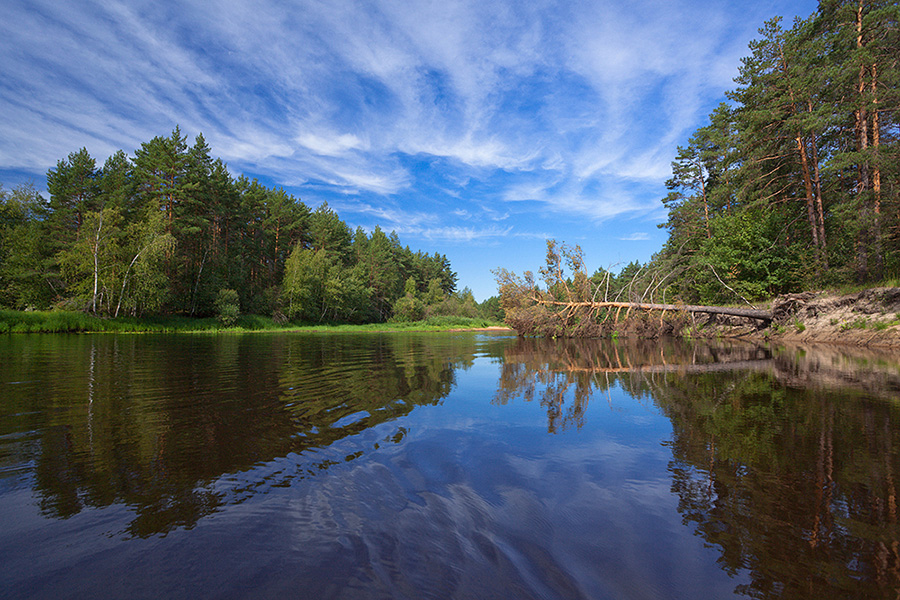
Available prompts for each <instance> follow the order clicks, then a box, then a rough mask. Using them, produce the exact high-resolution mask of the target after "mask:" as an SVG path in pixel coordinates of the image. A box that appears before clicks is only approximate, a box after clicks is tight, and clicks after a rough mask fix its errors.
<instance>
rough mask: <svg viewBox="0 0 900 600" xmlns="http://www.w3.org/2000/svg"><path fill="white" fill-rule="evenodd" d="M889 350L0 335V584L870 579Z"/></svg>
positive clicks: (895, 443)
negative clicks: (851, 350) (861, 351)
mask: <svg viewBox="0 0 900 600" xmlns="http://www.w3.org/2000/svg"><path fill="white" fill-rule="evenodd" d="M898 448H900V361H898V360H897V359H896V358H893V357H890V356H883V355H881V356H880V355H877V354H867V353H860V352H850V351H848V350H841V349H835V348H825V349H822V348H819V349H817V350H816V351H812V350H809V349H807V350H798V349H785V348H776V349H771V348H766V347H757V346H750V345H719V346H708V345H702V344H694V345H690V344H686V343H673V342H666V343H652V344H641V345H628V344H624V343H621V342H620V343H618V344H612V343H609V342H596V341H577V342H573V341H549V340H520V339H516V338H515V337H508V336H492V335H482V334H471V333H467V334H431V335H429V334H407V335H376V334H371V335H362V336H359V335H330V336H324V335H244V336H237V335H229V336H202V335H196V336H52V335H42V336H6V337H0V596H2V597H9V598H54V599H56V598H92V599H93V598H267V597H268V598H416V599H418V598H615V599H619V598H665V599H670V598H691V599H695V598H730V597H751V598H818V599H824V598H894V597H897V595H898V590H900V527H898V523H897V519H898V514H897V512H898V507H897V489H898V483H897V478H898V477H900V453H898Z"/></svg>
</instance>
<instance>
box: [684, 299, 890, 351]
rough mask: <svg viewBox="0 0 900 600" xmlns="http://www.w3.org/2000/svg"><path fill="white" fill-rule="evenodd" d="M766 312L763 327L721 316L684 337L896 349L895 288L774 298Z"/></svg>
mask: <svg viewBox="0 0 900 600" xmlns="http://www.w3.org/2000/svg"><path fill="white" fill-rule="evenodd" d="M771 309H772V315H773V320H772V322H771V323H770V324H769V326H768V327H764V328H760V327H759V326H758V325H755V324H748V322H747V321H746V320H743V319H734V318H729V319H721V318H720V319H717V320H711V321H710V322H707V323H705V324H704V325H703V326H699V327H693V328H691V329H690V330H689V335H691V336H692V337H744V338H753V339H767V340H771V341H777V342H784V343H808V342H815V343H818V342H824V343H831V344H847V345H853V346H870V347H890V348H894V347H900V288H896V287H881V288H869V289H865V290H861V291H858V292H853V293H835V292H827V291H820V292H804V293H801V294H786V295H783V296H778V297H776V298H775V299H773V300H772V302H771Z"/></svg>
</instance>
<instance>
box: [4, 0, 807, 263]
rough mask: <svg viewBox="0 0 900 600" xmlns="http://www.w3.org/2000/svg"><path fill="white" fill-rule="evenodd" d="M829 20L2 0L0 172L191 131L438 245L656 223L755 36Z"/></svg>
mask: <svg viewBox="0 0 900 600" xmlns="http://www.w3.org/2000/svg"><path fill="white" fill-rule="evenodd" d="M815 5H816V3H815V2H814V0H800V1H799V2H797V1H796V0H793V1H790V2H789V1H788V0H763V1H750V0H738V1H736V2H729V3H722V2H715V1H713V0H700V1H699V2H694V1H691V2H689V1H688V0H636V1H635V2H632V3H629V4H627V5H626V4H622V3H620V2H613V1H612V0H566V1H563V0H534V1H533V2H513V1H510V0H455V1H453V2H433V1H431V0H373V1H371V2H358V1H355V0H295V1H291V0H287V1H285V0H258V1H256V2H253V3H245V2H238V1H236V0H202V1H201V0H185V1H183V2H178V3H162V4H161V3H159V2H153V1H151V0H130V1H128V2H125V1H122V0H119V1H116V0H110V1H103V2H101V1H99V0H71V1H69V2H64V3H60V2H56V1H54V0H6V1H5V2H3V3H2V5H0V56H3V61H0V115H2V116H0V119H2V126H3V132H4V135H3V136H2V138H0V171H6V172H9V171H13V170H15V171H21V172H25V173H32V174H34V176H35V178H36V179H38V180H39V178H40V177H41V176H42V175H43V174H44V173H46V170H47V169H48V168H50V167H52V166H53V165H55V163H56V161H57V160H59V159H61V158H64V157H65V156H66V155H67V154H68V153H70V152H73V151H75V150H78V149H79V148H81V147H82V146H85V147H87V148H88V150H89V151H90V152H91V153H92V154H93V155H94V156H96V157H97V158H98V159H99V161H100V162H101V163H102V160H103V158H105V157H106V156H108V155H110V154H112V153H113V152H114V151H115V150H117V149H119V148H122V149H124V150H126V152H131V151H133V150H134V149H135V148H136V147H137V146H138V145H139V144H141V143H142V142H146V141H148V140H150V139H151V138H152V137H154V136H156V135H167V134H168V133H169V132H171V131H172V129H173V128H174V127H175V125H180V126H181V128H182V131H183V132H184V133H186V134H188V135H190V136H193V135H195V134H197V133H200V132H202V133H203V134H204V136H205V137H206V139H207V141H208V143H209V144H210V146H211V147H212V148H213V151H214V152H215V153H216V155H217V156H221V157H222V158H223V159H224V160H225V161H226V162H227V163H228V164H229V167H230V168H231V169H232V171H233V172H236V173H240V172H244V173H249V174H251V175H254V176H259V177H262V178H265V179H266V180H267V181H271V182H273V183H275V184H277V185H283V186H286V187H290V188H291V190H292V192H295V193H297V194H298V195H300V196H301V197H303V198H304V199H305V200H306V201H307V202H308V203H310V204H313V205H315V204H318V203H320V202H321V201H324V200H329V201H331V202H333V203H339V204H340V206H341V207H342V210H343V211H345V212H342V216H344V217H345V218H347V219H348V220H352V221H354V222H355V223H357V224H360V225H362V226H364V227H371V226H373V224H374V222H375V221H376V220H378V221H380V222H382V223H383V227H384V228H388V226H389V227H390V228H396V229H398V231H399V230H400V228H405V229H404V231H406V232H408V235H409V236H417V237H420V238H421V239H423V240H429V241H437V240H443V241H446V242H447V243H448V244H451V243H463V244H470V245H471V243H472V242H478V241H485V240H494V241H496V240H502V239H511V238H513V237H515V236H534V237H540V235H538V234H533V233H530V232H534V231H535V230H540V231H551V232H554V233H553V235H552V237H557V238H565V237H567V236H568V235H584V234H583V233H577V232H575V231H572V233H569V232H570V228H571V227H572V226H573V224H577V225H579V226H583V225H584V224H590V225H592V226H594V227H600V226H602V225H603V224H604V223H608V222H610V221H611V220H616V219H642V218H646V219H656V220H658V219H659V215H660V211H661V205H660V203H659V198H661V197H662V195H664V188H663V186H662V182H663V181H664V180H665V178H666V177H667V176H668V174H669V163H670V161H671V160H672V157H673V156H674V151H675V146H676V145H678V144H682V143H684V141H685V140H686V139H687V137H688V136H689V135H690V133H691V131H692V130H693V129H695V128H697V127H698V126H700V125H702V124H703V120H704V117H705V115H706V114H707V113H708V112H709V110H710V109H711V108H712V107H713V106H714V105H715V104H716V103H717V102H718V101H719V100H720V99H721V97H722V93H723V92H724V90H725V89H728V88H729V87H731V86H732V83H731V78H732V77H733V76H734V75H735V74H736V72H737V67H738V65H739V58H740V57H741V56H743V55H745V54H746V44H747V42H748V41H749V40H750V39H751V38H752V37H753V36H754V35H755V30H756V28H757V27H759V26H760V25H761V24H762V22H763V21H764V20H765V19H767V18H770V17H771V16H773V15H775V14H785V13H786V11H795V12H796V11H801V13H800V14H801V15H802V16H806V15H807V14H809V13H810V12H812V11H813V10H814V9H815ZM792 14H794V13H793V12H787V14H785V16H786V17H788V19H786V20H789V17H790V16H791V15H792ZM211 16H213V17H214V18H210V17H211ZM379 210H381V211H382V212H379ZM392 212H396V213H397V214H396V215H395V217H394V218H393V219H392V218H391V216H390V213H392ZM410 219H411V220H410ZM480 222H483V223H491V224H492V225H486V226H480V225H479V223H480ZM501 223H502V226H501V225H500V224H501ZM541 235H542V234H541ZM620 235H621V234H618V235H614V236H606V237H609V238H610V239H619V238H620ZM597 237H598V239H599V238H600V237H601V236H597ZM649 237H650V238H651V239H652V238H653V236H649ZM632 241H635V242H641V241H647V240H638V239H634V240H632Z"/></svg>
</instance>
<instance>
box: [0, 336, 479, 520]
mask: <svg viewBox="0 0 900 600" xmlns="http://www.w3.org/2000/svg"><path fill="white" fill-rule="evenodd" d="M445 338H446V339H445V340H444V341H443V342H438V343H435V341H434V340H432V339H430V338H429V337H428V336H371V335H370V336H360V337H357V336H342V335H337V336H284V337H278V338H274V337H273V336H217V337H213V336H187V337H179V338H178V339H172V338H168V337H165V336H159V337H157V336H152V337H151V336H90V337H81V338H77V339H74V340H73V338H71V337H67V338H64V339H63V338H56V337H51V336H48V337H47V338H46V340H43V341H41V342H39V344H41V345H42V344H47V345H48V347H44V348H42V349H39V351H35V350H34V349H33V348H32V347H31V346H29V345H28V344H23V345H22V350H23V351H22V352H21V353H18V354H17V353H16V352H15V349H12V352H11V355H15V356H16V360H15V361H14V364H13V361H10V363H9V364H7V365H6V366H5V367H4V366H3V365H0V373H2V372H4V371H6V372H7V373H9V374H10V380H13V376H14V380H21V381H27V380H43V381H46V372H47V369H51V370H53V371H54V372H57V373H60V374H61V375H60V377H58V378H57V379H56V381H55V383H54V384H53V385H51V386H49V389H44V390H41V392H42V394H39V393H36V392H37V390H31V391H28V390H26V389H24V388H22V389H21V390H20V392H19V393H18V395H17V396H14V397H12V398H10V399H8V402H6V403H5V404H4V407H3V408H0V410H3V411H4V412H5V411H6V410H9V411H10V412H9V414H10V415H26V416H25V417H24V419H27V420H29V422H27V423H24V422H22V420H23V419H22V418H21V417H17V418H9V419H7V418H6V415H2V414H0V416H2V417H3V418H0V428H2V429H0V435H6V434H9V435H8V436H7V437H6V438H5V439H7V440H9V439H19V438H21V435H20V432H24V431H28V432H32V433H31V434H30V435H31V436H33V437H34V438H36V439H33V440H22V441H20V442H15V443H13V447H12V448H10V447H9V446H10V442H5V446H6V447H3V448H2V452H0V460H4V462H6V461H7V460H9V461H15V464H16V465H21V464H23V463H25V462H28V461H34V477H35V482H34V483H35V488H36V490H37V492H38V494H39V504H40V506H41V509H42V511H43V512H44V513H45V514H46V515H48V516H53V517H62V518H65V517H68V516H71V515H74V514H76V513H78V512H80V511H81V510H82V509H83V508H85V507H88V506H95V507H96V506H107V505H110V504H114V503H125V504H127V505H129V506H131V507H132V508H133V510H134V511H135V517H134V519H133V520H132V522H131V523H130V525H129V530H128V533H130V534H131V535H136V536H146V535H152V534H155V533H159V532H165V531H169V530H171V529H172V528H175V527H192V526H193V525H194V524H195V523H196V522H197V521H198V519H200V518H201V517H203V516H204V515H207V514H210V513H211V512H214V511H215V510H216V509H217V508H218V507H219V506H221V505H222V504H227V503H230V502H232V501H239V499H240V498H236V497H235V498H232V497H226V496H227V494H225V493H224V492H222V491H221V486H220V488H215V489H214V487H213V484H214V482H215V481H216V480H217V479H218V478H220V477H221V476H222V475H224V474H229V473H239V472H241V471H245V470H247V469H250V468H251V467H253V466H255V465H259V464H262V463H266V462H269V461H272V460H273V459H276V458H278V457H285V456H288V455H292V456H296V457H297V458H296V462H297V466H296V468H297V472H296V473H294V474H293V476H304V475H306V474H309V473H314V472H317V471H320V470H322V469H326V468H328V467H329V466H330V465H331V464H333V462H334V461H332V460H319V461H318V462H316V463H314V464H307V463H308V461H306V462H304V459H302V458H300V456H301V455H302V454H303V453H304V452H305V451H307V450H309V449H311V448H325V447H328V446H330V445H332V444H334V443H335V442H337V441H339V440H342V439H345V438H348V437H350V436H353V435H355V434H357V433H360V432H361V431H363V430H365V429H367V428H370V427H374V426H376V425H379V424H381V423H385V422H388V421H391V420H394V419H397V418H398V417H401V416H403V415H405V414H408V413H409V412H410V411H411V410H412V409H413V408H414V407H415V406H417V405H421V404H434V403H436V402H438V401H440V399H441V398H444V397H445V396H446V395H447V394H448V393H449V392H450V390H451V389H452V387H453V385H454V383H455V378H454V377H455V376H454V371H455V369H457V368H467V367H468V365H470V364H471V363H472V361H473V356H474V352H475V350H476V346H475V342H474V340H473V338H471V336H469V337H462V336H456V337H452V338H451V337H449V336H445ZM29 343H31V344H33V343H35V342H34V340H33V339H32V340H30V342H29ZM54 344H55V345H56V346H57V347H49V346H53V345H54ZM479 350H480V351H482V352H483V351H484V348H479ZM48 356H52V364H51V363H48ZM13 369H15V370H13ZM404 432H405V430H403V428H399V429H398V430H397V431H396V432H394V433H393V434H389V435H387V436H386V437H385V439H383V440H381V442H380V443H398V442H399V441H400V440H401V439H402V437H403V434H404ZM376 447H377V444H376ZM361 453H362V451H361V450H360V451H358V452H356V453H353V454H352V455H351V456H348V457H346V459H345V460H351V459H353V458H355V457H357V456H359V455H360V454H361ZM2 457H10V458H8V459H4V458H2ZM301 469H302V472H300V471H301ZM237 479H239V477H238V478H237ZM247 483H248V484H252V485H246V486H244V487H245V488H247V489H244V490H243V492H242V495H241V497H245V495H246V493H258V492H259V491H260V490H258V489H253V486H254V485H255V484H256V483H258V482H247ZM248 490H249V491H248Z"/></svg>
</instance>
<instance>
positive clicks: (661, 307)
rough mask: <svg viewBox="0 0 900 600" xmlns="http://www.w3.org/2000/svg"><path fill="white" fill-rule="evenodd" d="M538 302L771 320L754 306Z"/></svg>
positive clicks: (572, 307) (573, 306)
mask: <svg viewBox="0 0 900 600" xmlns="http://www.w3.org/2000/svg"><path fill="white" fill-rule="evenodd" d="M537 302H538V303H539V304H544V305H547V306H562V307H564V308H567V309H570V310H574V309H578V308H588V309H599V308H617V309H622V308H625V309H628V310H646V311H654V310H656V311H664V312H665V311H676V312H689V313H706V314H709V315H728V316H731V317H746V318H748V319H758V320H760V321H763V322H765V323H770V322H771V321H772V311H768V310H759V309H755V308H731V307H728V306H698V305H692V304H650V303H646V302H558V301H552V300H537Z"/></svg>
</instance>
